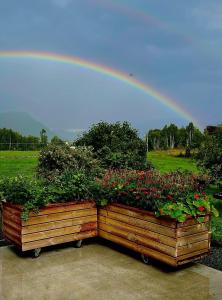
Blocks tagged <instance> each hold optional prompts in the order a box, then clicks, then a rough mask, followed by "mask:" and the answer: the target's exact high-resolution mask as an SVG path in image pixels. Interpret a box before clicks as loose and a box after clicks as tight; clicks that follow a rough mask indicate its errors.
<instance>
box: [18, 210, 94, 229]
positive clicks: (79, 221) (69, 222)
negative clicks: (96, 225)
mask: <svg viewBox="0 0 222 300" xmlns="http://www.w3.org/2000/svg"><path fill="white" fill-rule="evenodd" d="M91 222H97V215H92V216H86V217H80V218H74V219H67V220H61V221H52V222H48V223H41V224H36V225H29V226H23V227H22V234H27V233H32V232H40V231H45V230H52V229H57V228H63V227H69V226H75V225H81V224H84V223H91Z"/></svg>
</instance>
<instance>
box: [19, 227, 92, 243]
mask: <svg viewBox="0 0 222 300" xmlns="http://www.w3.org/2000/svg"><path fill="white" fill-rule="evenodd" d="M96 229H97V223H96V222H94V223H88V224H83V225H76V226H71V227H64V228H59V229H52V230H47V231H41V232H36V233H30V234H25V235H22V243H27V242H31V241H36V240H43V239H49V238H52V237H57V236H63V235H66V234H71V233H79V232H84V231H89V230H96Z"/></svg>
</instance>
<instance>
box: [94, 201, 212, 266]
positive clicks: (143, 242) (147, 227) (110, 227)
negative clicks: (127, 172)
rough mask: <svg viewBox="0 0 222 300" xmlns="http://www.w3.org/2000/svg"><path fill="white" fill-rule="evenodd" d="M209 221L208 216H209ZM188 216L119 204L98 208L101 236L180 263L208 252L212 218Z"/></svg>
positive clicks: (141, 251)
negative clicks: (180, 219)
mask: <svg viewBox="0 0 222 300" xmlns="http://www.w3.org/2000/svg"><path fill="white" fill-rule="evenodd" d="M205 219H206V222H207V221H209V216H206V218H205ZM206 222H205V223H203V224H199V223H197V221H196V220H194V219H189V220H187V221H186V222H184V223H179V222H177V221H174V220H172V219H165V218H157V217H156V216H155V215H154V214H153V213H150V212H147V211H145V210H141V209H136V208H131V207H128V206H125V205H120V204H111V205H107V206H106V207H104V208H100V209H99V211H98V232H99V236H100V237H102V238H105V239H107V240H110V241H113V242H115V243H118V244H121V245H123V246H126V247H127V248H130V249H132V250H134V251H137V252H139V253H140V254H142V255H145V256H149V257H152V258H154V259H157V260H160V261H162V262H164V263H167V264H169V265H171V266H178V265H182V264H185V263H187V262H190V261H192V260H194V259H197V258H200V257H202V256H204V255H206V254H208V253H209V250H210V233H209V222H207V223H206Z"/></svg>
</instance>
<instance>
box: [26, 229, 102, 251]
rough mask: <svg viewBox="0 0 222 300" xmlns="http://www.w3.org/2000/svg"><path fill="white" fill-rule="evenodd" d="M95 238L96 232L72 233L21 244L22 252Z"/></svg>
mask: <svg viewBox="0 0 222 300" xmlns="http://www.w3.org/2000/svg"><path fill="white" fill-rule="evenodd" d="M95 236H97V230H92V231H86V232H82V233H73V234H67V235H63V236H59V237H53V238H49V239H45V240H38V241H34V242H28V243H23V244H22V250H23V251H27V250H32V249H36V248H41V247H46V246H52V245H56V244H63V243H66V242H72V241H77V240H83V239H86V238H91V237H95Z"/></svg>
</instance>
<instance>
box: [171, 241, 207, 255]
mask: <svg viewBox="0 0 222 300" xmlns="http://www.w3.org/2000/svg"><path fill="white" fill-rule="evenodd" d="M202 249H204V250H205V252H207V251H208V250H209V249H208V240H204V241H200V242H196V243H192V244H189V245H186V246H181V247H179V248H178V249H177V256H181V255H185V254H188V253H194V252H196V251H199V250H202Z"/></svg>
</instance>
